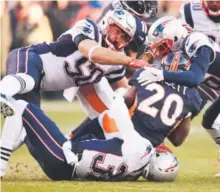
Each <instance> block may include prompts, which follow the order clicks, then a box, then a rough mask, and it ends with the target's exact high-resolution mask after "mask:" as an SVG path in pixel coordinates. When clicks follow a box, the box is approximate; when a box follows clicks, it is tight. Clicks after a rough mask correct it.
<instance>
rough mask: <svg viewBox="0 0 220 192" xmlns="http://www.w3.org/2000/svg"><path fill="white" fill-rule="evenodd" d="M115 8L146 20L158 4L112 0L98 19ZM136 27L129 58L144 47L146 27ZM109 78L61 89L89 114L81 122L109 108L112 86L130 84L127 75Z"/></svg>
mask: <svg viewBox="0 0 220 192" xmlns="http://www.w3.org/2000/svg"><path fill="white" fill-rule="evenodd" d="M118 8H120V9H124V10H127V11H129V12H130V13H131V14H133V15H134V16H135V18H136V17H137V18H140V19H142V20H146V19H148V18H150V17H155V16H156V13H157V8H158V3H157V1H155V0H150V1H145V0H140V1H125V0H112V1H111V2H110V3H109V4H108V5H107V6H106V8H105V9H104V11H103V12H102V14H101V16H100V17H99V19H98V20H97V22H99V23H102V22H103V18H104V17H105V15H106V14H108V13H109V12H110V11H112V10H114V9H118ZM138 29H140V30H137V31H136V33H135V36H134V38H133V40H132V41H131V42H130V43H129V44H128V45H127V46H126V47H125V52H126V54H127V55H129V56H131V57H132V58H137V57H139V56H140V55H141V54H142V52H143V50H144V49H145V47H146V43H147V39H146V37H147V32H148V26H147V25H146V23H145V22H140V23H139V25H138ZM127 69H128V68H127ZM128 70H129V71H130V72H133V70H132V69H130V68H129V69H128ZM109 77H113V80H111V79H110V78H108V81H106V79H105V78H102V79H101V81H100V82H99V83H96V84H92V85H91V84H90V85H85V86H81V87H80V88H79V89H77V88H70V89H67V90H65V91H64V97H65V98H66V99H67V100H68V101H70V102H72V101H73V100H74V97H75V96H76V97H77V99H78V100H79V101H80V103H81V106H82V108H83V109H84V111H85V112H86V115H87V116H88V118H87V119H86V120H85V121H84V122H83V123H86V122H88V121H89V120H90V119H94V118H96V117H97V116H98V115H99V114H100V113H101V112H103V111H104V110H106V109H108V107H109V106H110V105H111V102H112V99H111V98H112V97H111V95H112V94H113V91H112V89H111V87H112V88H113V89H114V90H115V89H117V88H119V87H125V88H128V87H129V86H128V81H127V78H125V77H123V78H121V79H120V81H115V80H117V78H118V77H117V74H116V73H110V74H109ZM108 83H110V84H111V87H109V85H108ZM103 90H104V91H103ZM83 123H82V124H83ZM79 126H80V125H79ZM70 136H71V135H70Z"/></svg>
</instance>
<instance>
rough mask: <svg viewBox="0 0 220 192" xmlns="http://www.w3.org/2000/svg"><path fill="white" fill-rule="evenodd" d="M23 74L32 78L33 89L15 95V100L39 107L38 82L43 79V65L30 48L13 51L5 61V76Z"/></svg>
mask: <svg viewBox="0 0 220 192" xmlns="http://www.w3.org/2000/svg"><path fill="white" fill-rule="evenodd" d="M16 73H25V74H28V75H30V76H31V77H33V78H34V81H35V87H34V89H33V90H32V91H30V92H28V93H25V94H18V95H15V97H14V98H15V99H22V100H25V101H27V102H29V103H34V104H36V105H38V106H39V105H40V92H39V89H40V82H41V78H42V77H43V63H42V60H41V58H40V56H39V55H38V54H36V53H35V52H34V51H33V49H32V48H30V47H22V48H19V49H15V50H13V51H12V52H11V53H10V54H9V56H8V58H7V61H6V75H9V74H16Z"/></svg>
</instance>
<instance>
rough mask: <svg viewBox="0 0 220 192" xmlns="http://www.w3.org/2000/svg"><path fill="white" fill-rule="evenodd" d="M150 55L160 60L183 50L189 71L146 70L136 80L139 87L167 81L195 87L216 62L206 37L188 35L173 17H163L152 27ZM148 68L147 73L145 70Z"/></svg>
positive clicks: (214, 53) (174, 69)
mask: <svg viewBox="0 0 220 192" xmlns="http://www.w3.org/2000/svg"><path fill="white" fill-rule="evenodd" d="M148 40H149V44H150V45H149V48H148V50H149V52H150V53H151V54H152V56H153V57H154V58H155V59H161V58H162V57H163V56H165V55H167V54H168V53H170V52H176V51H180V50H181V51H182V52H183V53H184V54H185V55H186V56H187V57H188V58H189V59H190V62H191V65H190V68H189V70H188V71H180V72H176V67H175V66H173V70H172V71H162V70H158V69H156V68H146V70H144V71H143V72H142V73H141V74H140V76H139V77H138V81H139V82H140V83H142V85H147V84H149V83H152V82H158V81H163V80H164V81H167V82H174V83H178V84H182V85H185V86H188V87H195V86H198V85H199V84H200V83H201V82H202V81H203V80H204V76H205V74H206V73H207V71H208V68H209V65H210V64H211V63H213V61H214V60H215V56H216V52H215V50H214V47H213V44H212V42H210V40H209V38H208V36H206V35H204V34H203V33H199V32H192V33H188V31H187V29H186V28H185V27H184V26H183V25H182V22H181V21H179V20H178V19H176V18H175V17H171V16H165V17H162V18H160V19H158V20H157V21H156V22H155V23H153V24H152V26H151V28H150V30H149V33H148ZM148 69H149V70H148Z"/></svg>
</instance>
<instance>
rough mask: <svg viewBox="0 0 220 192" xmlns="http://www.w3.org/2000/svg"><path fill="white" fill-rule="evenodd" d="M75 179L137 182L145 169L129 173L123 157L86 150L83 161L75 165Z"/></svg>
mask: <svg viewBox="0 0 220 192" xmlns="http://www.w3.org/2000/svg"><path fill="white" fill-rule="evenodd" d="M75 166H76V167H75V173H74V175H75V177H76V178H79V179H86V180H103V181H111V180H117V181H120V180H136V179H137V178H138V177H139V176H140V175H141V174H142V171H143V169H144V168H142V169H140V170H137V171H135V172H133V173H128V165H126V164H125V163H124V162H123V158H122V156H119V155H114V154H110V153H101V152H98V151H93V150H84V151H83V153H82V159H81V160H80V161H79V162H78V163H77V164H76V165H75Z"/></svg>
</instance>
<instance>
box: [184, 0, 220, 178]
mask: <svg viewBox="0 0 220 192" xmlns="http://www.w3.org/2000/svg"><path fill="white" fill-rule="evenodd" d="M180 19H181V20H182V21H183V22H184V23H187V24H189V25H190V26H191V27H192V29H193V30H194V31H199V32H202V33H204V34H206V35H208V36H209V38H210V39H211V40H212V41H214V42H215V43H216V46H215V50H216V58H215V60H214V61H213V63H212V64H211V65H210V67H209V69H208V74H207V77H206V79H205V81H204V83H203V84H202V85H201V86H200V89H201V90H202V91H203V92H205V93H208V94H207V100H210V101H212V102H213V101H214V100H215V99H216V98H218V95H219V93H220V65H219V63H220V47H219V46H220V1H213V0H212V1H209V0H202V1H201V2H200V3H199V2H197V3H195V2H190V3H185V4H184V5H183V6H182V7H181V9H180ZM204 85H205V86H208V88H209V90H207V89H205V88H204ZM218 100H219V99H218ZM217 103H218V101H216V102H214V103H213V104H212V106H211V107H210V109H208V110H207V112H206V114H205V115H204V118H203V127H204V128H205V129H206V130H207V131H208V133H209V134H210V136H211V137H212V139H213V140H214V141H215V143H216V144H217V146H218V150H220V129H219V128H216V126H214V125H215V124H216V123H217V121H218V123H217V124H219V123H220V120H219V119H218V118H216V117H217V116H216V115H217V113H216V110H217V109H218V108H219V106H218V104H217ZM214 117H215V118H216V119H215V118H214ZM214 122H215V124H214ZM219 155H220V154H219ZM219 171H220V170H219ZM219 175H220V173H219V174H217V175H216V176H218V177H219Z"/></svg>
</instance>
